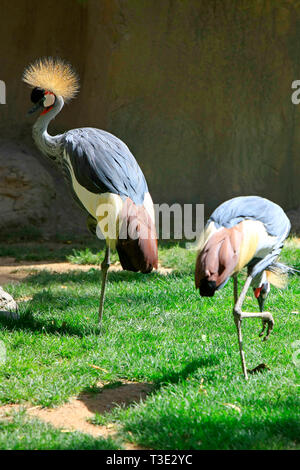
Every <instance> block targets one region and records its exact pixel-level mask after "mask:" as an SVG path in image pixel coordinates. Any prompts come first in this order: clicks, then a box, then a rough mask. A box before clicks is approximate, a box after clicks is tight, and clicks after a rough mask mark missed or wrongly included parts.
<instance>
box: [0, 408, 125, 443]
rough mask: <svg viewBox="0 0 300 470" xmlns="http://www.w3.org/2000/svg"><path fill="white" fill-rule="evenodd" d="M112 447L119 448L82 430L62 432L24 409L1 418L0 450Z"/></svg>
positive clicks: (110, 440) (109, 441) (110, 441)
mask: <svg viewBox="0 0 300 470" xmlns="http://www.w3.org/2000/svg"><path fill="white" fill-rule="evenodd" d="M7 449H9V450H23V449H26V450H76V449H82V450H97V449H98V450H104V449H105V450H111V449H120V444H119V443H116V442H114V441H113V440H112V439H102V438H97V439H96V438H94V437H92V436H89V435H87V434H83V433H80V432H66V431H64V432H61V430H58V429H55V428H53V427H52V426H50V425H48V424H44V423H42V422H41V421H39V420H37V419H28V417H27V416H26V414H25V411H19V412H17V413H13V415H12V416H9V417H5V418H4V419H2V421H0V450H7Z"/></svg>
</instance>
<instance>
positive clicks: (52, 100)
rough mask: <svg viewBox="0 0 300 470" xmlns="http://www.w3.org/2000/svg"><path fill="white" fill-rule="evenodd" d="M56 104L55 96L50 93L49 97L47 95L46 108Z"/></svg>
mask: <svg viewBox="0 0 300 470" xmlns="http://www.w3.org/2000/svg"><path fill="white" fill-rule="evenodd" d="M54 103H55V95H53V93H48V94H47V95H45V100H44V108H48V107H49V106H53V105H54Z"/></svg>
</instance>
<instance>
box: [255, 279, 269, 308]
mask: <svg viewBox="0 0 300 470" xmlns="http://www.w3.org/2000/svg"><path fill="white" fill-rule="evenodd" d="M270 289H271V285H270V282H269V280H268V277H267V275H266V272H265V271H264V272H263V274H262V276H261V278H260V280H259V283H258V286H257V287H253V292H254V295H255V297H256V299H257V301H258V305H259V309H260V311H261V312H263V310H264V303H265V301H266V298H267V297H268V295H269V292H270Z"/></svg>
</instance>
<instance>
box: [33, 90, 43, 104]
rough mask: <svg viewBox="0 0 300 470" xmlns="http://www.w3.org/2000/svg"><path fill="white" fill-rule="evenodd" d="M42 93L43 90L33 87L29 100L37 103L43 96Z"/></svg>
mask: <svg viewBox="0 0 300 470" xmlns="http://www.w3.org/2000/svg"><path fill="white" fill-rule="evenodd" d="M44 93H45V90H42V89H41V88H37V87H36V88H34V89H33V90H32V92H31V97H30V99H31V101H32V102H33V103H38V102H39V101H41V100H42V99H43V97H44Z"/></svg>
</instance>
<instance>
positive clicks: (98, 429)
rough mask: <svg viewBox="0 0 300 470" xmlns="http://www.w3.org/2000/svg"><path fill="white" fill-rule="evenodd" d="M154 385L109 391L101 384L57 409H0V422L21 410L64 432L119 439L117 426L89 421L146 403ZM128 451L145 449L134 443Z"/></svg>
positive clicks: (136, 384) (133, 384)
mask: <svg viewBox="0 0 300 470" xmlns="http://www.w3.org/2000/svg"><path fill="white" fill-rule="evenodd" d="M152 388H153V386H152V385H151V384H149V383H141V382H128V381H122V384H121V385H120V386H118V387H116V388H106V387H105V386H103V383H99V392H98V393H87V392H82V393H81V394H80V395H78V396H77V397H72V398H71V399H70V400H69V402H68V403H65V404H64V405H61V406H58V407H56V408H41V407H39V406H34V407H32V406H30V405H4V406H2V407H0V420H3V419H11V416H10V415H11V413H12V412H13V411H18V410H19V409H21V408H23V409H24V408H25V409H26V413H27V415H29V416H31V417H34V418H38V419H39V420H41V421H44V422H46V423H49V424H51V425H52V426H53V427H55V428H58V429H61V431H62V432H72V431H80V432H83V433H86V434H90V435H92V436H94V437H103V438H107V437H112V438H113V437H116V436H117V432H118V428H117V426H116V425H115V424H113V423H112V424H108V425H106V426H98V425H94V424H92V423H91V422H89V420H90V419H91V418H93V416H94V415H95V413H98V414H104V413H105V412H108V411H110V410H111V409H112V408H114V407H116V406H125V407H126V406H129V405H130V404H132V403H135V402H136V403H137V402H139V401H141V400H144V399H145V398H146V396H147V395H148V393H150V391H151V390H152ZM123 446H124V447H125V448H126V449H127V450H136V449H142V447H140V446H136V445H134V444H132V443H128V442H125V443H123Z"/></svg>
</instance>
